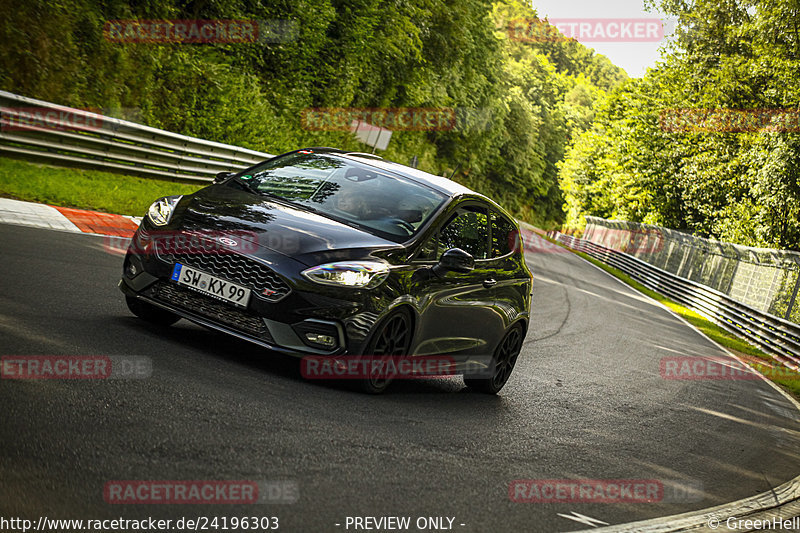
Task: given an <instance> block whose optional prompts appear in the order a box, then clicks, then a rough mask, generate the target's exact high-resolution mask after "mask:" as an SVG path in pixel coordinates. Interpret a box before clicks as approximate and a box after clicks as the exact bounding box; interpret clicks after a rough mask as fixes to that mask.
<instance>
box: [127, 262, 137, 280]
mask: <svg viewBox="0 0 800 533" xmlns="http://www.w3.org/2000/svg"><path fill="white" fill-rule="evenodd" d="M137 272H138V270H136V265H134V264H133V263H128V275H129V276H130V277H134V276H135V275H136V273H137Z"/></svg>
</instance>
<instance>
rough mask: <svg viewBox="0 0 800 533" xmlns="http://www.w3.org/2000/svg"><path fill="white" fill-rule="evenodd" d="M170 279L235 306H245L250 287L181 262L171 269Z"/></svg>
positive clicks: (248, 298)
mask: <svg viewBox="0 0 800 533" xmlns="http://www.w3.org/2000/svg"><path fill="white" fill-rule="evenodd" d="M172 281H177V282H178V285H184V286H186V287H189V288H190V289H194V290H196V291H198V292H202V293H203V294H207V295H209V296H211V297H212V298H216V299H217V300H222V301H223V302H228V303H231V304H233V305H235V306H237V307H247V302H248V301H249V300H250V289H248V288H247V287H242V286H241V285H237V284H236V283H233V282H231V281H228V280H224V279H221V278H218V277H216V276H212V275H211V274H209V273H208V272H203V271H202V270H197V269H196V268H192V267H189V266H186V265H182V264H181V263H175V268H173V269H172Z"/></svg>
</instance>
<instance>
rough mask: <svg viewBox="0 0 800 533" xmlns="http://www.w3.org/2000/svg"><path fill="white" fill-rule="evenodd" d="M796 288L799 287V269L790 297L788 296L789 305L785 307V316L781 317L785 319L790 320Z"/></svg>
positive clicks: (795, 297) (795, 298)
mask: <svg viewBox="0 0 800 533" xmlns="http://www.w3.org/2000/svg"><path fill="white" fill-rule="evenodd" d="M798 289H800V270H799V271H798V272H797V280H796V281H795V282H794V290H793V291H792V297H791V298H789V305H788V307H787V308H786V316H785V317H783V318H785V319H786V320H791V316H792V309H794V303H795V301H796V300H797V291H798Z"/></svg>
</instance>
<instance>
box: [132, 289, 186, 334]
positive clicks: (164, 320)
mask: <svg viewBox="0 0 800 533" xmlns="http://www.w3.org/2000/svg"><path fill="white" fill-rule="evenodd" d="M125 303H126V304H128V309H130V310H131V313H133V314H134V315H136V316H138V317H139V318H141V319H142V320H146V321H148V322H150V323H151V324H156V325H158V326H165V327H166V326H171V325H172V324H174V323H175V322H177V321H178V320H180V319H181V317H179V316H178V315H176V314H175V313H170V312H169V311H167V310H166V309H161V308H160V307H156V306H154V305H151V304H149V303H147V302H143V301H141V300H140V299H138V298H134V297H133V296H125Z"/></svg>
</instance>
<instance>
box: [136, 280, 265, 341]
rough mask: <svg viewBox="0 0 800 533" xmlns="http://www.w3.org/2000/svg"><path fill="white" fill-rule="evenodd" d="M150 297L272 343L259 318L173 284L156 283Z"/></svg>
mask: <svg viewBox="0 0 800 533" xmlns="http://www.w3.org/2000/svg"><path fill="white" fill-rule="evenodd" d="M150 296H152V297H153V298H154V299H156V300H160V301H162V302H164V303H168V304H171V305H173V306H175V307H178V308H180V309H185V310H186V311H189V312H191V313H195V314H197V315H201V316H204V317H206V318H210V319H212V320H213V321H215V322H219V323H222V324H224V325H226V326H228V327H230V328H231V329H235V330H237V331H241V332H242V333H247V334H248V335H252V336H253V337H257V338H259V339H261V340H263V341H265V342H269V343H272V342H273V339H272V335H270V333H269V330H268V329H267V326H266V324H264V321H263V320H262V319H261V318H260V317H258V316H256V315H254V314H251V313H248V312H247V311H243V310H240V309H235V308H233V307H231V306H229V305H227V304H225V303H222V302H219V301H217V300H215V299H213V298H211V297H208V296H204V295H202V294H198V293H196V292H194V291H191V290H189V289H184V288H183V287H179V286H178V285H176V284H174V283H168V282H164V281H159V282H157V283H156V284H155V285H154V286H153V289H152V292H151V293H150Z"/></svg>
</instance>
